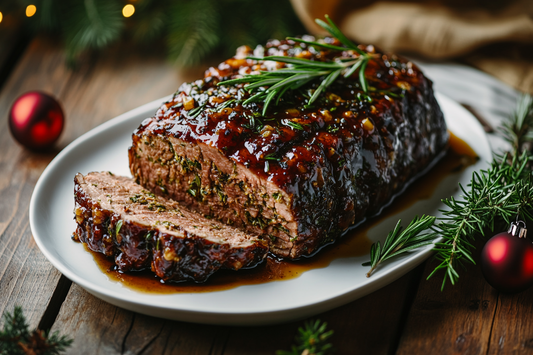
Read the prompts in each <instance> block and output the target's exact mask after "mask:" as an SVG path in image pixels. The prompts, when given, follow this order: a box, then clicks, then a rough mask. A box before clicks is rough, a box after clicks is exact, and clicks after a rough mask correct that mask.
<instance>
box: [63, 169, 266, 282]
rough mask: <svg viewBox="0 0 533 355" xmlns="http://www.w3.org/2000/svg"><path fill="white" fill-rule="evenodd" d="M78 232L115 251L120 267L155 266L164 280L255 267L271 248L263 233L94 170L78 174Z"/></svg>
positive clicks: (97, 247)
mask: <svg viewBox="0 0 533 355" xmlns="http://www.w3.org/2000/svg"><path fill="white" fill-rule="evenodd" d="M74 183H75V189H74V191H75V219H76V222H77V228H76V231H75V233H74V236H73V238H74V239H75V240H77V241H81V242H82V243H86V244H87V246H88V247H89V249H91V250H93V251H95V252H99V253H103V254H105V255H107V256H109V257H114V259H115V263H116V267H117V268H118V270H120V271H138V270H144V269H151V270H152V271H153V272H154V273H155V274H156V275H157V276H158V277H160V278H161V279H162V280H164V281H185V280H191V281H195V282H203V281H205V280H206V279H207V278H208V277H209V276H210V275H212V274H213V273H214V272H216V271H217V270H219V269H233V270H238V269H241V268H243V267H245V268H248V267H253V266H255V265H257V264H258V263H260V262H261V261H262V260H263V259H264V258H265V257H266V255H267V253H268V243H267V242H266V241H264V240H262V239H260V238H259V237H257V236H255V235H252V234H249V233H244V232H243V231H241V230H239V229H236V228H234V227H231V226H228V225H225V224H223V223H220V222H218V221H216V220H210V219H207V218H205V217H203V216H202V215H199V214H197V213H194V212H191V211H189V210H187V209H186V208H184V207H183V206H181V205H180V204H178V203H177V202H174V201H171V200H168V199H166V198H163V197H160V196H156V195H154V194H153V193H151V192H149V191H147V190H146V189H145V188H143V187H142V186H140V185H138V184H136V183H135V182H134V181H133V180H132V179H130V178H127V177H122V176H115V175H113V174H112V173H109V172H92V173H89V174H87V175H86V176H83V175H82V174H77V175H76V177H75V179H74Z"/></svg>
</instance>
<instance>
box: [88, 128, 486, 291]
mask: <svg viewBox="0 0 533 355" xmlns="http://www.w3.org/2000/svg"><path fill="white" fill-rule="evenodd" d="M449 143H450V149H449V150H448V152H447V154H446V155H445V156H444V157H443V158H442V159H441V161H440V162H438V163H437V164H436V165H435V166H434V167H433V168H431V170H429V171H428V172H427V173H426V174H425V175H424V177H423V178H421V179H419V180H417V181H416V183H413V184H411V185H410V186H409V187H408V188H407V189H406V190H405V191H404V192H403V193H402V194H401V195H400V196H397V197H396V198H395V199H394V201H393V202H392V204H391V205H390V206H388V207H386V208H385V209H384V210H383V211H382V212H381V214H380V215H379V216H377V217H374V218H371V219H369V220H367V221H366V222H364V223H363V224H361V225H360V226H358V227H356V228H354V229H353V230H351V231H349V232H348V233H347V234H346V235H345V236H343V237H342V238H340V239H339V240H338V241H337V242H335V243H334V244H332V245H328V246H326V247H324V248H323V249H322V250H321V251H320V252H319V253H318V254H317V255H315V256H313V257H312V258H304V259H301V260H298V261H278V260H275V259H274V258H270V257H269V258H267V260H266V262H265V263H264V264H262V265H259V266H258V267H255V268H253V269H247V270H239V271H238V272H237V271H233V270H222V271H219V272H217V273H216V274H214V275H213V276H211V277H210V278H209V280H208V281H207V282H205V283H203V284H195V283H189V282H184V283H168V284H165V283H162V282H161V281H160V280H159V279H158V278H157V277H155V276H154V274H153V273H151V272H149V271H143V272H135V273H129V274H124V273H121V272H118V271H116V270H114V269H113V268H114V263H113V261H112V260H111V259H108V258H107V257H105V256H104V255H103V254H100V253H95V252H91V251H90V250H89V249H88V248H87V247H85V249H86V250H87V251H90V252H91V253H92V255H93V257H94V260H95V261H96V264H97V265H98V267H99V268H100V270H102V272H104V273H105V274H106V275H107V276H108V277H109V279H110V280H113V281H115V282H120V283H121V284H123V285H124V286H126V287H128V288H131V289H133V290H136V291H140V292H145V293H159V294H161V293H167V294H168V293H181V292H189V293H190V292H214V291H222V290H228V289H232V288H235V287H238V286H243V285H254V284H261V283H266V282H271V281H281V280H288V279H293V278H296V277H298V276H300V275H301V274H302V273H304V272H306V271H308V270H312V269H318V268H324V267H326V266H328V265H329V264H330V263H331V262H332V261H333V260H335V259H338V258H347V257H353V256H362V255H366V254H368V253H369V251H370V246H371V244H372V243H371V241H370V240H369V239H368V238H367V232H368V230H370V229H371V228H372V227H374V226H375V225H376V224H378V223H380V222H381V221H382V220H383V219H385V218H387V217H390V216H393V215H395V214H397V213H398V212H400V211H402V210H404V209H406V208H408V207H410V206H411V205H413V204H414V203H415V202H417V201H419V200H424V199H428V198H430V197H431V195H432V194H433V191H434V190H435V188H436V187H437V186H438V185H439V183H440V182H441V181H442V180H443V179H444V178H445V177H447V176H449V175H450V174H453V173H457V172H460V171H462V170H464V169H465V168H466V167H468V166H470V165H473V164H474V163H475V162H476V161H477V154H476V153H475V152H474V150H473V149H472V148H470V146H469V145H468V144H466V143H465V142H464V141H463V140H461V139H460V138H458V137H456V136H455V135H454V134H453V133H451V132H450V141H449Z"/></svg>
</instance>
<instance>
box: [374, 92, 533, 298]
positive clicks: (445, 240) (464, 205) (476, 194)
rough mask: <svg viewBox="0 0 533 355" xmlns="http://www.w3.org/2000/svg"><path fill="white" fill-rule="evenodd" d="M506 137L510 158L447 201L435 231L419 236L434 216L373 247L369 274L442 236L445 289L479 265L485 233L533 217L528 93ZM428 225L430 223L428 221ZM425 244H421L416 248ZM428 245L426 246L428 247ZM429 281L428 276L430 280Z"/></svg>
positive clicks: (532, 101)
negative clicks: (479, 242) (464, 269)
mask: <svg viewBox="0 0 533 355" xmlns="http://www.w3.org/2000/svg"><path fill="white" fill-rule="evenodd" d="M501 133H502V135H503V136H504V137H505V138H506V139H507V140H508V141H509V142H510V143H511V145H512V147H513V150H512V152H511V153H510V154H504V155H496V156H495V158H494V160H493V162H492V164H491V166H490V168H489V169H488V170H481V171H479V172H474V174H473V175H472V179H471V181H470V183H469V184H468V185H467V186H466V187H465V186H459V187H460V188H461V191H462V193H463V196H462V198H461V199H460V200H456V199H455V198H453V197H451V198H448V199H444V200H443V203H444V204H445V205H446V207H447V209H446V210H444V211H442V212H443V214H444V216H443V217H441V218H438V219H436V220H435V218H434V217H432V218H433V220H435V221H436V224H435V225H434V226H432V227H431V232H430V233H427V234H422V235H419V233H421V232H422V231H423V230H425V229H427V228H429V227H430V226H431V225H432V224H433V221H431V223H430V219H429V217H426V219H424V217H423V218H420V219H419V218H418V217H415V218H414V219H413V221H412V222H411V223H410V224H409V227H407V228H406V230H405V231H403V232H402V231H401V230H400V229H399V223H400V222H398V224H397V225H396V228H395V229H394V230H393V231H392V232H391V233H390V234H389V236H388V237H387V239H386V240H385V244H384V246H383V248H381V246H380V244H379V242H378V243H375V244H374V245H372V249H371V253H370V256H371V261H370V262H369V263H366V264H365V265H369V266H371V267H372V268H371V270H370V271H369V274H370V273H371V272H372V271H374V270H375V268H376V267H377V266H378V265H379V263H381V262H383V261H385V260H387V259H389V258H391V257H392V256H394V255H398V254H400V253H402V252H406V251H409V250H412V249H414V248H416V247H418V246H422V245H426V244H427V242H430V240H431V239H432V238H436V237H440V240H439V241H438V242H437V243H435V247H434V250H435V252H436V254H435V258H436V260H437V261H438V262H439V263H438V265H437V266H436V267H435V269H434V270H433V272H432V273H431V274H430V275H429V277H432V276H433V275H435V273H436V272H437V271H439V270H443V271H444V276H443V281H442V288H444V286H445V284H446V282H447V281H450V282H451V283H452V284H455V282H457V281H458V279H459V272H458V267H459V266H462V265H463V264H464V263H465V262H470V263H475V262H474V258H473V256H472V250H473V249H474V246H473V244H472V243H473V241H474V240H475V238H477V237H478V236H483V235H484V233H485V231H487V230H490V231H494V229H495V227H497V226H499V225H500V224H501V223H502V222H505V223H506V224H509V223H510V222H511V221H513V220H515V219H516V218H523V219H527V220H532V219H533V208H532V206H533V176H532V172H531V169H530V167H529V165H530V162H531V160H532V159H533V155H532V154H531V152H530V151H529V150H528V149H527V148H528V145H530V144H531V143H532V142H533V98H532V97H531V96H529V95H523V96H522V97H521V98H520V100H519V103H518V106H517V110H516V111H515V113H514V115H513V116H512V117H511V118H510V119H509V121H508V122H505V123H504V125H503V131H502V132H501ZM426 222H427V223H426ZM417 243H420V245H418V246H417V245H416V244H417ZM424 243H426V244H424ZM429 277H428V278H429Z"/></svg>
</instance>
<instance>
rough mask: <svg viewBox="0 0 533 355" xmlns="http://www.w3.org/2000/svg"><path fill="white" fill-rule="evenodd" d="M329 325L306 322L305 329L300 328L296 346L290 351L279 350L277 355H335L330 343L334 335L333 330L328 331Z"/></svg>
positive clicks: (317, 321)
mask: <svg viewBox="0 0 533 355" xmlns="http://www.w3.org/2000/svg"><path fill="white" fill-rule="evenodd" d="M327 326H328V324H327V323H326V322H322V321H320V320H319V319H317V320H316V321H314V322H312V321H309V322H306V323H305V325H304V327H303V328H302V327H300V328H298V334H297V335H296V338H295V339H294V341H295V343H296V344H295V345H293V346H292V348H291V350H290V351H286V350H278V351H276V355H302V354H305V355H330V354H333V351H334V350H333V345H331V343H329V342H328V340H329V338H330V337H331V336H332V335H333V330H329V331H328V330H327V329H326V328H327Z"/></svg>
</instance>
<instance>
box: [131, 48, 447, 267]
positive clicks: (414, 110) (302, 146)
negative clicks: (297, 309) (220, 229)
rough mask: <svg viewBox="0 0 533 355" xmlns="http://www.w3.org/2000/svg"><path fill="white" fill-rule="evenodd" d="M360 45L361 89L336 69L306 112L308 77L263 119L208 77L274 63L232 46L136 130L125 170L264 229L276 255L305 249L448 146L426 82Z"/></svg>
mask: <svg viewBox="0 0 533 355" xmlns="http://www.w3.org/2000/svg"><path fill="white" fill-rule="evenodd" d="M326 41H329V42H332V43H335V40H333V39H326ZM337 44H338V43H337ZM361 48H362V49H363V50H365V51H367V52H369V53H372V54H374V57H373V59H372V60H371V61H370V62H369V64H368V66H367V69H366V72H365V73H366V77H367V80H368V83H369V85H370V90H369V92H368V95H366V94H365V93H364V92H363V91H362V90H361V87H360V83H359V81H358V80H357V73H356V74H354V77H350V78H347V79H344V78H342V76H341V77H340V79H337V80H336V81H335V82H334V83H333V85H331V86H330V87H328V88H327V90H326V92H324V93H323V94H322V95H321V96H320V97H319V99H318V100H317V101H316V102H315V103H314V104H313V106H312V107H308V106H306V103H307V100H308V98H309V97H310V96H311V95H312V93H313V91H314V90H315V89H316V85H318V84H316V85H315V86H312V87H311V88H306V89H305V90H303V89H302V90H299V91H294V92H287V93H286V94H285V96H284V97H283V98H282V100H281V101H280V102H279V104H278V105H277V106H276V105H273V104H271V106H270V107H269V109H268V111H267V114H266V116H265V117H262V115H261V112H262V109H263V104H262V103H261V102H255V103H249V104H246V105H244V104H243V103H242V102H243V99H246V98H248V97H249V95H250V94H249V93H248V92H246V90H244V88H243V85H238V86H231V87H227V86H217V83H219V82H220V81H223V80H227V79H230V78H237V77H240V75H243V74H249V73H254V72H257V71H259V70H271V69H273V68H280V67H283V66H284V64H282V63H275V62H262V61H260V62H257V61H253V60H249V59H244V57H245V56H246V55H251V54H252V52H251V50H250V49H249V48H241V49H240V51H239V52H238V54H237V56H236V57H234V58H232V59H229V60H227V61H225V62H223V63H221V64H220V65H219V66H218V67H217V68H210V69H209V70H207V72H206V75H205V78H204V79H202V80H197V81H196V82H194V83H190V84H183V85H182V86H181V88H180V89H179V90H178V92H177V93H176V94H175V95H174V97H173V98H172V100H171V101H169V102H167V103H165V104H164V105H163V106H162V107H161V108H160V109H159V110H158V111H157V113H156V115H155V116H154V117H152V118H149V119H146V120H145V121H144V122H143V123H142V124H141V126H140V127H139V128H138V129H137V130H136V131H135V132H134V134H133V144H132V146H131V148H130V151H129V157H130V168H131V172H132V174H133V175H134V177H135V179H136V181H137V182H138V183H140V184H141V185H143V186H145V187H146V188H147V189H149V190H151V191H154V192H155V193H156V194H158V195H162V196H168V197H170V198H172V199H175V200H177V201H181V202H183V203H185V204H186V205H188V206H189V207H190V208H192V209H194V210H196V211H198V212H200V213H202V214H204V215H206V216H209V217H214V218H216V219H218V220H219V221H222V222H224V223H227V224H233V225H236V226H238V227H240V228H243V229H245V230H248V231H251V232H254V233H257V234H262V235H264V236H268V237H269V240H270V244H271V245H270V247H271V251H272V252H273V253H274V254H276V255H278V256H281V257H289V258H297V257H300V256H302V255H308V254H311V253H312V252H314V251H315V250H317V249H318V248H319V247H320V246H321V245H323V244H325V243H328V242H330V241H332V240H334V239H335V238H337V237H338V236H340V235H341V234H342V233H343V232H344V231H345V230H346V229H347V228H349V227H350V226H352V225H354V224H357V223H359V222H360V221H362V220H363V219H364V218H365V217H366V216H369V215H372V214H375V213H377V212H379V210H380V209H381V208H382V207H383V206H384V205H385V204H387V203H388V202H389V201H390V199H391V197H392V196H393V195H394V194H395V193H396V192H398V191H400V190H401V189H402V188H403V187H404V185H405V184H406V182H408V181H409V180H411V179H412V178H413V177H414V176H415V175H416V174H417V173H419V172H421V171H422V170H423V169H424V168H426V167H427V166H428V165H429V164H430V163H431V162H432V161H433V160H434V159H435V158H436V157H438V156H439V154H441V152H442V151H443V150H444V149H445V147H446V145H447V140H448V134H447V131H446V125H445V122H444V118H443V115H442V112H441V110H440V108H439V106H438V104H437V102H436V100H435V98H434V95H433V90H432V84H431V82H430V81H429V80H428V79H427V78H426V77H424V75H423V74H422V73H421V71H420V70H419V69H418V68H417V67H416V66H415V65H414V64H413V63H411V62H408V61H407V60H405V59H403V58H400V57H397V56H395V55H389V54H381V53H377V52H376V50H375V49H374V47H372V46H367V47H363V46H361ZM255 51H256V52H255V54H256V55H260V54H261V53H257V51H263V52H264V54H265V55H284V56H297V57H302V58H307V59H310V60H316V61H324V60H328V59H331V58H333V57H338V56H341V55H342V56H343V57H357V56H358V54H357V53H356V52H355V51H351V50H347V51H344V52H343V53H341V52H332V51H319V50H317V49H315V48H313V47H306V45H305V44H298V43H294V42H292V41H290V40H288V41H281V42H280V41H271V42H270V43H268V44H267V46H266V48H262V47H258V48H257V49H256V50H255ZM230 100H233V101H230Z"/></svg>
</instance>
